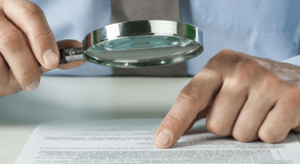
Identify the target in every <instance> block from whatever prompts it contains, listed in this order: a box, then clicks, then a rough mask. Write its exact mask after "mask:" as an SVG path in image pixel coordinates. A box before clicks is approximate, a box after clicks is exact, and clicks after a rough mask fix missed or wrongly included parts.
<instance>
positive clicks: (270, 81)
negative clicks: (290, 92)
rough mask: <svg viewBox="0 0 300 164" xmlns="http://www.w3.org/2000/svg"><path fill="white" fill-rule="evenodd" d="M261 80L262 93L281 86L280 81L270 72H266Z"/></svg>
mask: <svg viewBox="0 0 300 164" xmlns="http://www.w3.org/2000/svg"><path fill="white" fill-rule="evenodd" d="M263 78H264V79H263V82H262V89H263V90H264V91H271V90H274V89H276V88H278V86H281V83H280V79H279V78H278V77H277V75H275V73H273V72H271V71H267V72H266V73H265V74H264V75H263Z"/></svg>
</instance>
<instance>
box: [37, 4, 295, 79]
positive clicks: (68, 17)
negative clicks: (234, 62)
mask: <svg viewBox="0 0 300 164" xmlns="http://www.w3.org/2000/svg"><path fill="white" fill-rule="evenodd" d="M32 1H33V2H35V3H36V4H38V5H39V6H40V7H41V8H42V9H43V10H44V13H45V15H46V17H47V20H48V23H49V25H50V27H51V29H52V30H53V32H54V35H55V38H56V39H57V40H62V39H76V40H79V41H81V40H82V39H83V38H84V37H85V36H86V34H87V33H89V32H90V31H92V30H94V29H97V28H99V27H102V26H105V25H107V24H110V16H111V11H110V9H111V6H110V5H111V4H110V0H101V1H100V0H98V1H96V0H84V1H83V0H63V1H62V0H51V1H50V0H49V1H40V0H32ZM299 8H300V1H297V0H263V1H262V0H251V1H249V0H222V1H220V0H181V20H182V22H185V23H189V24H193V25H195V26H197V27H199V28H200V29H201V30H202V31H203V38H204V52H203V53H202V54H201V55H200V56H198V57H197V58H195V59H192V60H190V61H187V71H188V74H190V75H195V74H196V73H198V72H199V71H200V70H201V69H202V68H203V67H204V65H205V64H206V62H207V61H208V60H209V59H210V58H212V57H213V56H214V55H215V54H216V53H218V52H219V51H220V50H222V49H226V48H228V49H232V50H235V51H241V52H244V53H246V54H249V55H253V56H259V57H264V58H269V59H272V60H276V61H285V62H289V63H292V64H294V65H298V66H300V56H296V55H297V48H298V45H299V39H300V35H299V31H298V30H297V27H298V24H299V20H300V10H299ZM47 75H71V76H72V75H75V76H76V75H77V76H109V75H112V69H111V68H110V67H104V66H99V65H95V64H91V63H86V64H84V65H83V66H81V67H78V68H75V69H71V70H59V69H56V70H53V71H50V72H49V73H47Z"/></svg>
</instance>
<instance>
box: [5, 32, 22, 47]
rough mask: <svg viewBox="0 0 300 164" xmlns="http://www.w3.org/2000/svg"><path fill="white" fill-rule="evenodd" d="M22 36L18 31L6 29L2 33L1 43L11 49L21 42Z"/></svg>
mask: <svg viewBox="0 0 300 164" xmlns="http://www.w3.org/2000/svg"><path fill="white" fill-rule="evenodd" d="M21 37H22V34H21V32H20V31H18V30H16V29H5V30H1V31H0V41H1V42H2V44H3V46H5V47H11V46H13V45H15V44H16V43H18V42H19V41H20V38H21Z"/></svg>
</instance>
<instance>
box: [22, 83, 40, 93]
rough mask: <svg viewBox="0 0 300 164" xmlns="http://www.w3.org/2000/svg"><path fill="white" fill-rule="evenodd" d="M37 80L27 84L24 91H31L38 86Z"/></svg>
mask: <svg viewBox="0 0 300 164" xmlns="http://www.w3.org/2000/svg"><path fill="white" fill-rule="evenodd" d="M39 83H40V82H39V81H35V82H33V83H32V84H30V85H28V86H27V87H25V89H26V91H33V90H35V89H36V88H37V87H38V86H39Z"/></svg>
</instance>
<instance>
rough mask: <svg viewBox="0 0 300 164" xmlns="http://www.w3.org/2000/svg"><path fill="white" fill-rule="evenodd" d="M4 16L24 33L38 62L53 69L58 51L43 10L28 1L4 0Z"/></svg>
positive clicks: (56, 62) (57, 57)
mask: <svg viewBox="0 0 300 164" xmlns="http://www.w3.org/2000/svg"><path fill="white" fill-rule="evenodd" d="M3 11H4V13H5V16H6V17H7V18H8V19H9V20H10V21H11V22H13V23H14V24H15V25H16V26H17V27H18V28H19V29H20V30H21V31H23V32H24V34H25V35H26V37H27V39H28V41H29V44H30V45H29V46H30V48H31V49H32V51H33V54H34V55H35V57H36V59H37V60H38V61H39V63H40V64H41V65H42V66H43V67H45V68H47V69H53V68H55V67H56V66H57V65H58V62H59V61H58V59H59V52H58V48H57V44H56V41H55V38H54V36H53V34H52V31H51V29H50V27H49V25H48V23H47V20H46V17H45V16H44V13H43V11H42V10H41V9H40V8H39V7H38V6H37V5H36V4H34V3H32V2H30V1H20V0H9V1H4V4H3Z"/></svg>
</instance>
